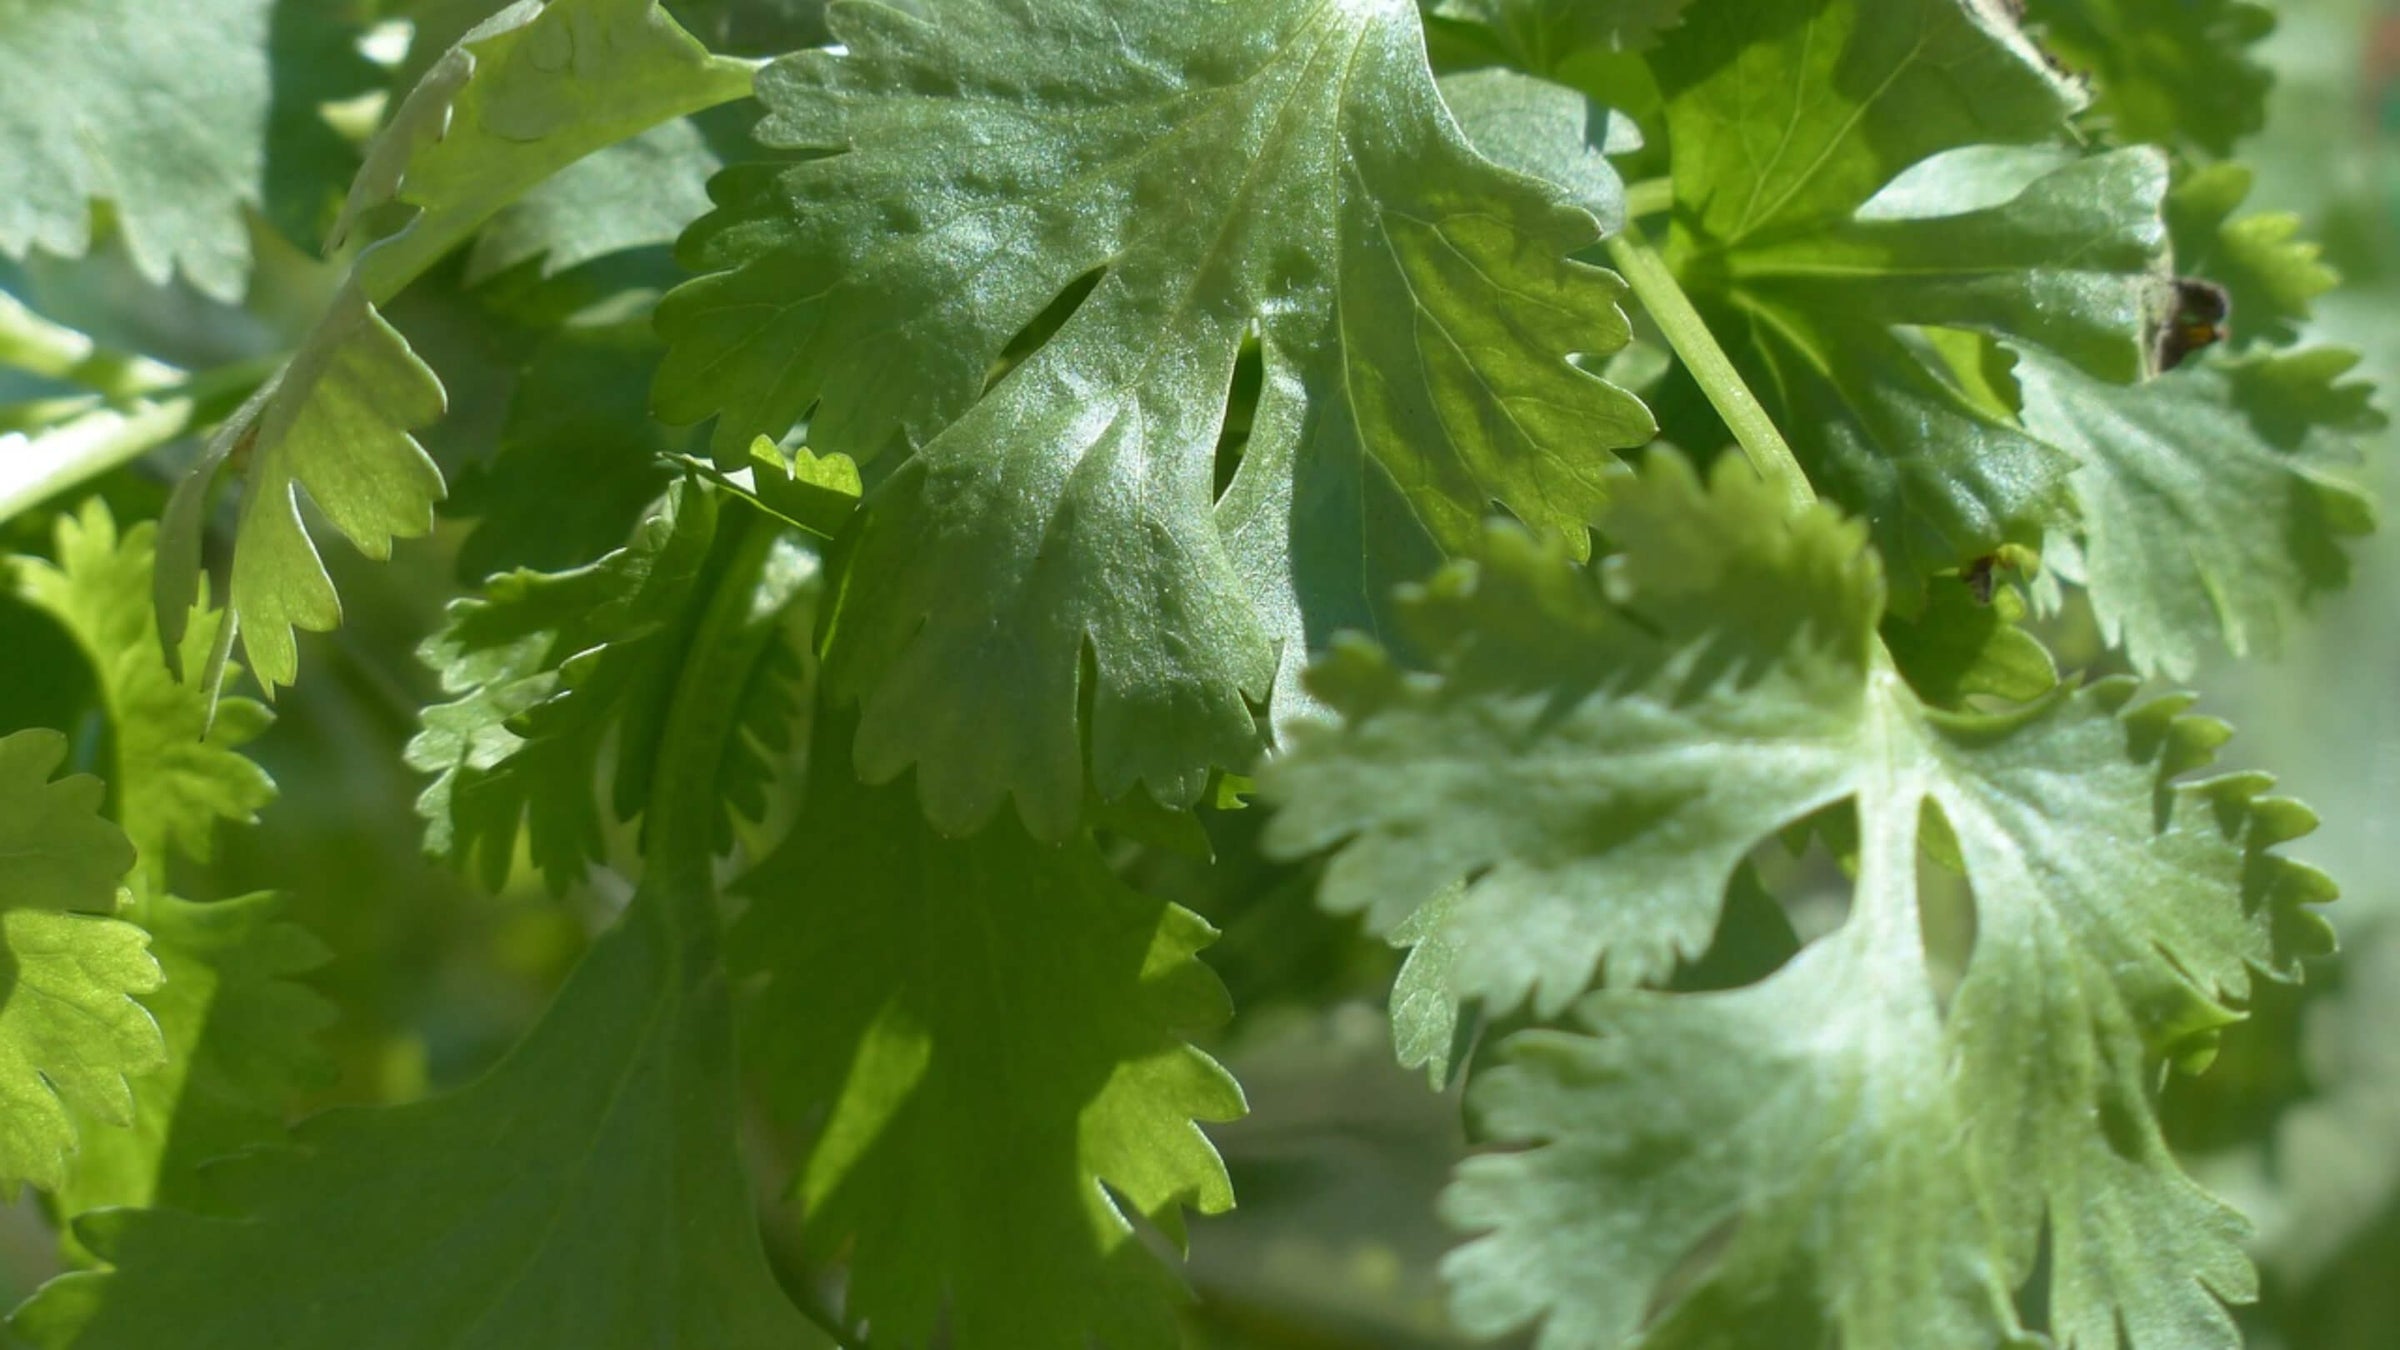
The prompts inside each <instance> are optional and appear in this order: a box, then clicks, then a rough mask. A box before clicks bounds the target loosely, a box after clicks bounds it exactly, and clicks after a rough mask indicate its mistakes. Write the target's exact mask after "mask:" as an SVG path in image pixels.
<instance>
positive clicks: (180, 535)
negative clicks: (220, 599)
mask: <svg viewBox="0 0 2400 1350" xmlns="http://www.w3.org/2000/svg"><path fill="white" fill-rule="evenodd" d="M444 408H445V402H444V399H443V395H442V384H441V381H440V380H438V379H436V378H435V377H434V373H433V371H432V369H431V368H429V367H428V366H426V364H425V363H424V362H423V361H420V360H418V359H417V355H416V353H415V352H413V351H411V350H409V346H408V341H407V339H405V338H403V337H401V336H400V334H399V332H398V331H397V330H395V329H394V328H393V327H392V326H391V325H390V324H388V323H386V322H384V318H383V316H382V315H381V314H378V313H376V312H375V307H374V306H373V305H371V304H369V303H368V302H367V297H366V294H365V292H364V291H363V290H361V289H360V287H359V285H358V282H357V281H356V279H355V278H353V280H352V281H351V282H350V283H349V284H348V285H346V286H344V287H343V288H342V289H341V291H340V293H339V294H338V295H337V296H336V297H335V298H334V300H333V302H332V304H331V305H329V306H328V307H327V309H326V312H325V315H324V317H323V318H321V319H320V320H318V322H317V326H316V327H315V328H314V329H312V330H311V331H310V333H309V335H308V339H307V341H306V342H305V343H303V344H302V346H301V348H300V351H299V353H298V354H297V355H295V356H294V357H293V358H292V360H291V364H289V365H287V366H286V367H284V369H283V370H282V372H281V373H279V374H278V375H276V377H275V378H274V379H272V380H270V381H268V382H267V384H266V385H264V386H263V387H261V388H260V390H259V391H258V393H257V394H256V395H255V396H253V397H252V398H251V400H250V402H249V403H247V404H245V405H244V406H243V408H242V410H241V411H240V412H237V413H236V414H235V415H234V416H233V418H232V419H231V420H230V421H228V422H227V423H226V424H225V425H224V426H222V427H220V428H219V429H218V430H217V433H216V436H215V438H214V439H213V440H212V442H211V443H210V446H209V450H208V453H207V454H206V455H205V456H204V457H203V459H202V460H201V462H200V464H199V466H198V467H196V468H194V469H193V471H192V473H191V474H190V476H188V477H187V478H185V479H184V481H183V483H182V484H181V485H180V486H179V487H178V488H177V489H176V500H175V501H174V502H172V503H170V504H169V506H168V510H167V515H166V517H165V519H164V520H163V522H162V524H161V529H162V531H163V534H162V536H161V558H162V561H161V563H160V566H159V570H158V581H157V592H156V600H157V608H158V616H159V628H160V631H161V633H162V635H163V636H164V637H165V640H166V642H167V648H168V653H169V656H170V658H172V657H174V656H175V655H176V654H177V653H178V652H179V651H180V650H181V648H182V645H183V638H184V631H185V630H184V623H185V619H186V616H187V615H188V614H189V613H190V611H191V608H192V606H193V604H194V603H195V602H196V601H197V599H198V596H199V577H200V521H201V516H202V513H203V510H204V507H205V503H206V500H207V494H208V489H209V486H210V484H211V482H212V480H213V479H214V478H215V476H216V473H217V471H218V469H219V468H221V467H222V466H223V465H224V464H225V463H226V461H227V460H229V459H231V458H233V457H234V456H235V455H237V454H238V455H240V456H241V457H243V458H244V459H245V460H246V461H247V469H246V473H247V477H246V479H245V480H244V482H243V484H242V498H241V507H240V511H239V516H238V521H239V523H238V524H237V526H236V527H235V547H234V555H233V574H232V579H231V581H230V583H229V585H228V587H227V599H228V603H227V606H226V608H227V613H228V615H229V621H230V622H231V623H233V624H234V625H236V627H237V629H238V631H239V632H240V634H241V638H242V649H243V651H244V653H245V654H246V655H247V656H248V658H249V663H250V668H251V671H252V672H253V673H254V674H256V675H257V676H258V679H259V683H261V684H262V685H264V686H265V687H266V689H267V691H268V692H269V694H272V693H273V692H274V690H275V689H276V688H278V687H280V686H282V685H287V684H290V683H291V682H292V681H293V680H294V679H296V678H298V676H299V673H300V652H299V647H298V645H297V644H296V642H295V640H294V637H293V631H292V630H293V629H295V628H306V629H309V630H311V631H315V632H326V631H329V630H331V629H333V628H336V627H338V626H340V624H341V621H342V603H341V599H340V597H339V596H337V595H335V594H334V589H333V578H332V577H331V576H329V575H327V574H326V571H325V564H324V562H323V560H321V559H320V558H318V556H317V547H316V545H315V543H313V542H312V541H311V540H310V539H309V536H308V527H307V526H306V525H304V524H303V523H302V522H301V518H300V497H301V494H302V493H303V492H305V493H306V494H307V497H308V500H309V501H310V502H312V503H313V504H314V505H315V506H316V508H317V511H318V512H319V514H321V515H322V516H323V517H324V518H325V519H326V520H327V521H328V522H330V523H331V524H332V525H333V527H334V528H335V529H337V530H339V531H341V533H342V536H343V537H344V538H346V539H348V540H349V541H350V542H351V543H352V544H354V545H356V546H357V547H358V549H359V551H360V552H362V553H365V554H366V555H367V556H368V557H370V558H377V559H382V558H388V557H390V556H391V552H392V541H393V540H394V539H396V538H406V537H409V536H413V535H420V534H423V533H425V532H426V531H427V530H430V529H432V528H433V504H434V503H435V502H436V501H438V500H440V498H441V495H442V473H441V470H440V469H437V468H435V467H434V463H433V460H432V459H431V458H430V457H428V456H427V455H426V453H425V451H424V448H423V447H422V446H420V445H418V444H417V440H416V437H414V436H412V435H410V434H409V433H410V432H411V431H412V430H413V429H415V428H418V427H422V426H424V425H425V424H426V423H428V422H431V421H433V420H434V419H435V418H438V417H440V416H441V415H442V413H443V411H444ZM220 650H221V648H220ZM221 659H222V658H221V657H220V656H217V655H215V654H213V653H212V659H211V662H210V668H209V669H208V670H207V671H205V672H204V674H203V676H202V679H201V683H202V684H203V685H204V686H205V687H207V688H209V689H212V690H213V689H215V688H217V687H219V686H220V684H221V682H222V674H223V672H222V669H221V668H219V667H218V664H217V663H218V661H220V660H221ZM180 673H181V671H180V668H179V669H178V674H179V675H180Z"/></svg>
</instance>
